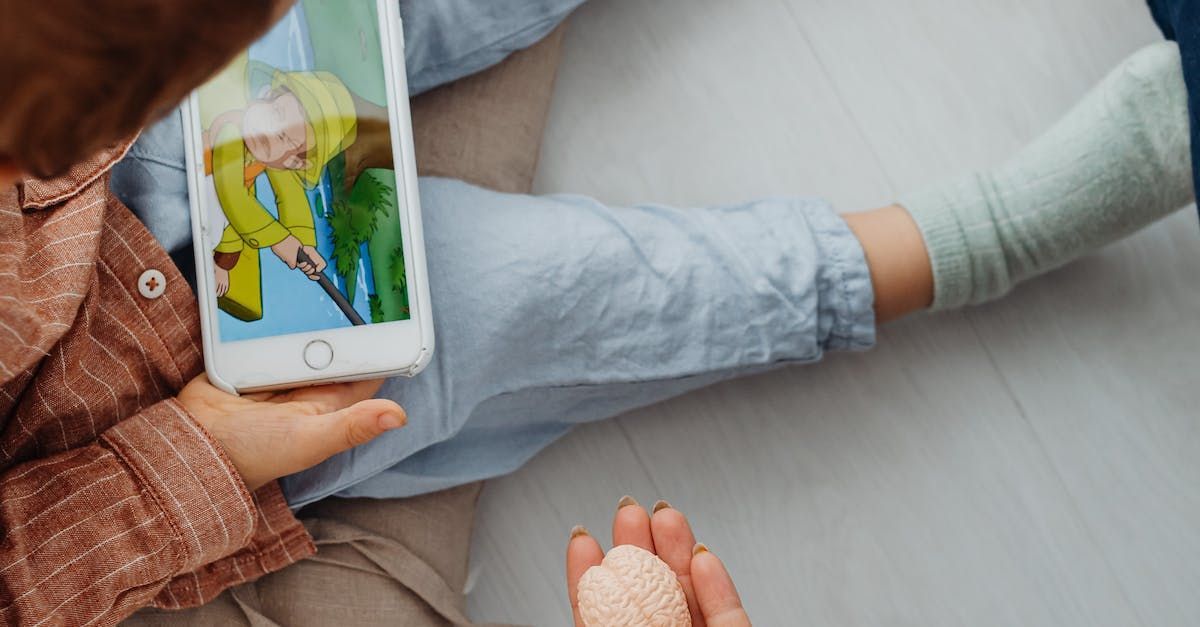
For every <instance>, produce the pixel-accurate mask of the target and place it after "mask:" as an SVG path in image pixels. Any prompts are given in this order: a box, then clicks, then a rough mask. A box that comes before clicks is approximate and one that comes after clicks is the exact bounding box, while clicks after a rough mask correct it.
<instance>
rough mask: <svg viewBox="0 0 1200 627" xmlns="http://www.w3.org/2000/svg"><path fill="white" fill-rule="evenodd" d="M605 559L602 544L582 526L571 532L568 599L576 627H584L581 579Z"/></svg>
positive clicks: (568, 548) (568, 559)
mask: <svg viewBox="0 0 1200 627" xmlns="http://www.w3.org/2000/svg"><path fill="white" fill-rule="evenodd" d="M603 559H604V551H603V550H602V549H601V548H600V543H599V542H596V539H595V538H593V537H592V536H591V534H589V533H588V530H587V529H584V528H583V527H582V526H576V527H575V528H574V529H572V530H571V540H570V542H568V543H567V598H568V599H570V600H571V613H572V614H573V615H574V616H575V625H576V627H583V620H582V619H581V618H580V617H579V579H580V578H581V577H583V573H585V572H587V569H589V568H591V567H593V566H598V565H599V564H600V562H601V560H603Z"/></svg>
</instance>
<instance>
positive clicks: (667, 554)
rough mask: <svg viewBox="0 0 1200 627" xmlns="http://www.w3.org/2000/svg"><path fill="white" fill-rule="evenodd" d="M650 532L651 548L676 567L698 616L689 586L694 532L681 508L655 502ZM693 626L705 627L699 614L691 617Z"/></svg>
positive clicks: (694, 612) (663, 502) (669, 564)
mask: <svg viewBox="0 0 1200 627" xmlns="http://www.w3.org/2000/svg"><path fill="white" fill-rule="evenodd" d="M650 532H651V535H652V536H653V537H654V548H655V549H656V550H657V551H658V557H659V558H660V559H661V560H662V561H664V562H666V563H667V566H670V567H671V570H673V571H675V576H676V577H678V578H679V584H680V585H681V586H683V594H684V596H686V597H687V603H688V610H689V611H690V612H691V614H692V616H694V617H701V616H702V614H701V613H700V608H699V606H698V605H697V604H696V592H695V590H694V589H693V586H692V547H694V546H696V536H695V535H694V534H693V533H692V526H691V525H690V524H689V523H688V520H687V517H686V516H684V515H683V512H680V511H679V510H677V509H675V508H673V507H671V504H670V503H667V502H666V501H659V502H658V503H655V504H654V514H653V515H652V516H651V517H650ZM692 625H693V627H704V620H703V619H702V618H700V619H698V620H693V621H692Z"/></svg>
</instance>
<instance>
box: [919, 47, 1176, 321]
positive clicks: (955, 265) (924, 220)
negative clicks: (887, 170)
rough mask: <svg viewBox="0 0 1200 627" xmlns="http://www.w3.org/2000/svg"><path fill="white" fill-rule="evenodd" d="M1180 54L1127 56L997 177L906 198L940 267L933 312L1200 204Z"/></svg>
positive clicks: (1167, 50) (997, 291) (992, 293)
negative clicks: (1195, 200)
mask: <svg viewBox="0 0 1200 627" xmlns="http://www.w3.org/2000/svg"><path fill="white" fill-rule="evenodd" d="M1193 198H1194V190H1193V189H1192V174H1191V158H1190V156H1189V152H1188V108H1187V90H1186V88H1185V87H1184V83H1183V70H1182V66H1181V63H1180V57H1179V48H1178V47H1177V46H1176V45H1175V44H1174V43H1170V42H1163V43H1158V44H1154V45H1151V46H1149V47H1147V48H1144V49H1142V50H1141V51H1139V52H1138V53H1136V54H1134V55H1133V56H1131V57H1129V58H1128V59H1126V60H1125V61H1124V62H1122V63H1121V65H1119V66H1118V67H1117V68H1116V69H1115V70H1113V72H1112V73H1111V74H1109V75H1108V76H1107V77H1106V78H1105V79H1104V80H1103V81H1102V82H1101V83H1100V84H1099V85H1098V86H1097V87H1096V88H1095V89H1093V90H1092V91H1091V92H1090V93H1089V94H1088V95H1087V96H1086V97H1085V98H1084V99H1083V101H1082V102H1080V103H1079V104H1078V105H1076V106H1075V108H1074V109H1073V110H1071V112H1070V113H1068V114H1067V115H1066V117H1065V118H1063V119H1062V120H1061V121H1059V122H1058V124H1056V125H1055V126H1054V127H1053V128H1051V129H1050V130H1049V131H1048V132H1046V133H1045V134H1044V135H1042V136H1041V137H1040V138H1038V139H1037V140H1035V141H1034V142H1033V143H1032V144H1030V145H1029V146H1027V147H1026V148H1025V149H1023V150H1022V151H1021V152H1019V153H1018V154H1017V155H1016V157H1015V158H1013V159H1011V160H1009V161H1008V162H1007V163H1006V164H1004V165H1003V166H1001V167H999V168H997V169H995V170H992V171H990V172H983V173H978V174H975V175H974V176H971V177H969V178H967V179H965V180H961V181H958V182H957V183H953V184H950V185H944V186H940V187H935V188H933V189H928V190H925V191H922V192H918V193H916V194H912V195H909V196H906V197H903V198H901V200H900V204H901V205H902V206H904V207H905V208H906V209H907V210H908V211H909V213H910V214H912V216H913V219H915V220H916V222H917V225H918V226H919V227H920V229H921V233H922V235H923V236H924V238H925V245H926V247H927V248H928V249H929V256H930V260H931V261H932V264H933V277H934V301H933V309H946V308H950V307H959V306H962V305H965V304H968V303H972V304H973V303H981V302H984V301H987V300H991V299H993V298H996V297H998V296H1000V295H1002V294H1004V293H1005V292H1007V291H1008V290H1009V289H1011V288H1012V287H1013V285H1015V284H1016V283H1017V282H1018V281H1021V280H1024V279H1027V278H1029V277H1032V276H1034V275H1037V274H1040V273H1042V272H1046V271H1048V270H1051V269H1053V268H1056V267H1058V266H1061V265H1063V264H1065V263H1067V262H1069V261H1071V260H1073V259H1076V258H1078V257H1080V256H1081V255H1083V254H1085V253H1087V252H1089V251H1091V250H1094V249H1096V248H1098V247H1100V246H1103V245H1105V244H1108V243H1110V242H1113V241H1115V240H1117V239H1120V238H1122V237H1125V236H1126V235H1129V234H1131V233H1133V232H1134V231H1137V230H1138V229H1140V228H1142V227H1143V226H1146V225H1147V224H1150V223H1151V222H1153V221H1155V220H1157V219H1159V218H1162V217H1163V216H1166V215H1167V214H1169V213H1171V212H1173V211H1175V210H1176V209H1179V208H1180V207H1183V206H1184V205H1187V204H1188V203H1190V202H1191V201H1192V200H1193Z"/></svg>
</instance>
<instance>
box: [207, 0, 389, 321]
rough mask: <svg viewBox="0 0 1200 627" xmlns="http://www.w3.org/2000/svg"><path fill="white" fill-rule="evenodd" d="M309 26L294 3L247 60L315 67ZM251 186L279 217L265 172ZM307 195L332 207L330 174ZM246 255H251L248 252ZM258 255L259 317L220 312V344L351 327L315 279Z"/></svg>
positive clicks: (328, 244)
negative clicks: (243, 317) (250, 318)
mask: <svg viewBox="0 0 1200 627" xmlns="http://www.w3.org/2000/svg"><path fill="white" fill-rule="evenodd" d="M307 23H308V21H307V20H306V19H304V10H303V8H301V7H300V6H299V5H297V6H296V7H294V8H293V9H292V10H291V11H290V12H289V13H288V15H287V16H286V17H285V18H284V19H283V21H281V22H280V23H279V24H277V25H276V26H275V28H273V29H271V32H270V33H268V34H267V35H266V36H265V37H263V38H262V39H261V40H259V41H258V42H257V43H255V44H254V45H253V46H251V47H250V59H252V60H257V61H262V62H263V63H266V64H269V65H271V66H272V67H275V68H277V69H280V70H290V71H296V70H311V69H313V62H312V57H313V54H312V44H311V43H310V40H309V34H308V25H307ZM255 187H256V190H257V194H258V200H259V202H261V203H262V204H263V206H264V207H266V209H267V211H269V212H270V213H271V214H272V215H274V216H275V217H276V218H278V217H279V213H278V209H277V207H276V204H275V196H274V194H273V192H272V191H271V185H270V184H269V183H268V182H267V178H266V175H265V174H263V175H260V176H259V178H258V180H257V181H256V185H255ZM308 196H309V206H311V207H314V208H315V207H325V208H328V207H329V206H330V200H331V199H332V198H333V194H332V191H331V189H330V183H329V175H328V174H326V175H325V176H323V177H322V179H321V184H320V185H319V186H318V187H317V188H316V189H313V190H309V192H308ZM318 196H321V197H322V202H321V203H320V204H318V203H317V202H316V198H317V197H318ZM314 218H315V224H316V227H317V250H318V251H319V252H320V253H321V255H322V256H323V257H325V260H326V261H327V262H328V263H329V266H328V267H326V269H325V276H327V277H329V280H330V281H332V282H333V284H334V285H336V286H337V288H338V289H339V290H341V292H342V293H343V294H345V293H346V292H347V290H346V286H345V284H344V282H343V281H342V279H341V277H340V276H338V274H337V273H336V272H334V271H333V264H334V261H333V258H332V256H333V235H332V231H331V229H330V228H329V224H328V223H327V222H326V221H325V220H324V217H323V216H321V215H317V213H316V211H315V209H314ZM246 252H247V253H251V254H252V251H250V250H249V249H247V251H246ZM259 254H260V255H261V261H262V286H263V287H262V289H263V317H262V319H261V320H256V321H254V322H243V321H241V320H238V319H237V318H234V317H233V316H230V315H229V314H227V313H225V312H224V311H218V314H217V315H218V324H219V325H220V329H221V340H222V341H224V342H230V341H237V340H249V339H255V338H260V337H266V336H272V335H284V334H288V333H303V332H306V331H319V330H322V329H332V328H338V327H348V326H351V324H350V321H349V320H348V319H347V318H346V315H345V314H343V313H342V311H341V310H340V309H338V307H337V305H335V304H334V302H333V300H332V299H330V298H329V296H328V295H327V294H325V291H324V290H322V289H321V287H320V286H319V285H317V282H316V281H312V280H310V279H308V278H307V277H305V276H304V273H302V272H300V271H299V270H290V269H288V267H287V266H286V265H285V264H284V263H283V262H282V261H280V260H279V258H278V257H276V256H275V255H274V254H273V253H272V252H271V250H270V249H269V248H264V249H262V250H261V251H260V252H259ZM366 259H367V256H366V254H365V251H364V254H363V255H362V257H361V259H360V261H359V269H358V278H357V282H358V285H357V287H356V289H355V290H354V302H353V304H354V309H355V310H356V311H358V313H359V315H360V316H362V317H363V319H364V320H368V321H369V320H370V319H371V312H370V307H369V305H368V300H367V298H368V294H369V292H373V291H374V287H373V286H368V277H370V276H372V274H371V269H370V268H369V267H366V264H365V262H364V260H366Z"/></svg>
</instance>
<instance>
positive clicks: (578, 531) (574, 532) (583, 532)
mask: <svg viewBox="0 0 1200 627" xmlns="http://www.w3.org/2000/svg"><path fill="white" fill-rule="evenodd" d="M590 535H592V534H590V533H588V530H587V527H584V526H583V525H575V526H574V527H571V539H572V540H574V539H575V538H578V537H579V536H590Z"/></svg>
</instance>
